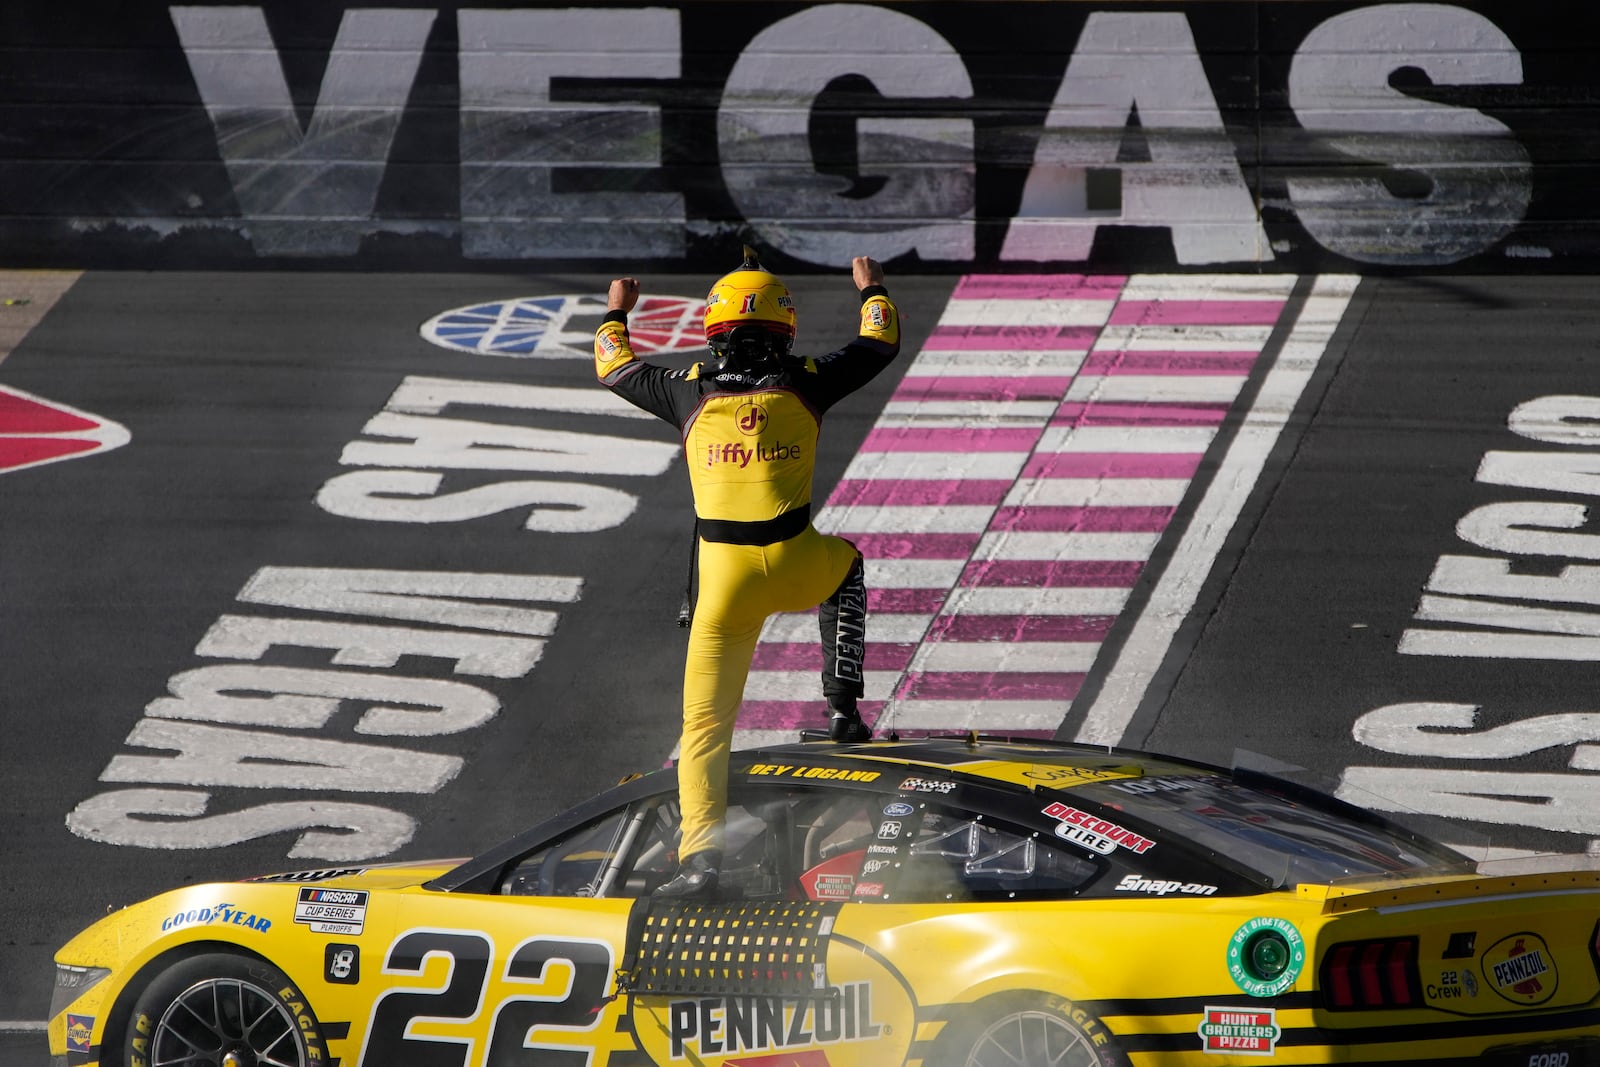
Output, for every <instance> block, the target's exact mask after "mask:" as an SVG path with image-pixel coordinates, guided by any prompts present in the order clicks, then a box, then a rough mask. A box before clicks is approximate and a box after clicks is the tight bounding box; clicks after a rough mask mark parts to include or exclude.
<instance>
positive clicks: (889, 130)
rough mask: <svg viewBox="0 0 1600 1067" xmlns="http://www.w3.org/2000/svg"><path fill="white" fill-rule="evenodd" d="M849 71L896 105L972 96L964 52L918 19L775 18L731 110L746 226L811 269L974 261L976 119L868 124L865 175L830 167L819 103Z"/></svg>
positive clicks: (735, 77) (744, 59) (725, 152)
mask: <svg viewBox="0 0 1600 1067" xmlns="http://www.w3.org/2000/svg"><path fill="white" fill-rule="evenodd" d="M630 32H631V31H630ZM849 75H857V76H859V77H861V78H863V79H866V80H868V81H870V82H871V83H872V86H873V88H875V89H876V90H877V91H878V92H879V93H880V94H882V95H883V96H884V97H885V98H887V99H889V100H893V101H903V100H914V99H917V98H928V97H934V98H945V99H948V98H958V97H959V98H966V97H970V96H971V95H972V80H971V78H970V77H969V76H968V74H967V68H966V64H964V63H963V62H962V60H961V55H960V53H958V52H957V51H956V50H955V48H953V47H952V46H951V44H950V42H949V41H947V40H945V39H944V38H943V37H941V36H940V35H939V34H938V33H937V32H935V31H934V30H933V29H932V28H931V27H929V26H928V25H927V24H926V23H924V22H922V21H921V20H919V19H916V18H913V17H912V16H910V15H908V14H906V13H904V12H900V11H892V10H889V9H887V8H882V7H876V6H871V5H866V4H819V5H816V6H814V7H809V8H805V9H803V10H801V11H799V12H796V13H795V14H793V15H790V16H788V17H786V18H782V19H780V20H778V21H777V22H774V23H773V24H772V25H770V26H767V27H766V28H765V29H763V30H762V31H761V32H760V33H758V34H756V36H755V37H754V38H753V39H752V40H751V41H750V43H749V45H747V46H746V47H745V50H744V51H743V52H742V53H741V54H740V56H739V58H738V60H737V61H736V62H735V63H734V65H733V69H732V70H731V71H730V72H729V73H728V78H727V81H726V83H725V84H724V86H723V93H722V103H721V106H720V107H719V109H718V111H717V149H718V155H719V157H720V159H721V161H722V177H723V182H724V184H725V185H726V187H727V190H728V194H729V195H730V196H731V197H732V198H733V200H734V203H735V204H737V205H738V207H739V209H740V211H741V213H742V214H743V215H744V218H745V221H746V223H747V224H748V225H749V226H750V227H751V228H752V229H753V230H754V231H755V232H756V233H758V234H760V235H761V237H762V239H763V240H765V241H767V242H769V243H770V244H771V245H772V246H773V247H775V248H779V249H782V250H783V251H784V252H786V253H788V254H789V255H792V256H795V257H797V258H799V259H803V260H806V261H808V262H811V263H825V264H835V263H840V262H846V261H848V260H849V258H850V256H852V255H863V254H864V255H871V256H875V257H877V258H878V259H893V258H895V257H896V256H900V255H904V254H906V253H908V252H918V253H920V254H921V256H922V258H923V259H953V260H965V259H971V258H972V257H973V255H974V250H975V244H974V232H975V228H974V222H973V219H974V216H975V214H976V204H977V169H976V166H975V164H974V162H973V137H974V134H973V124H972V121H971V120H970V119H966V118H943V117H931V116H930V117H918V116H906V117H896V118H891V117H881V118H879V117H874V118H860V119H858V120H857V122H856V128H855V130H854V131H853V132H854V135H855V144H854V146H853V147H854V149H855V153H854V154H855V168H854V170H855V173H854V174H850V175H846V174H840V173H838V172H837V171H830V172H828V173H823V172H821V171H819V170H818V168H817V164H816V160H815V158H814V156H813V154H812V142H811V136H812V130H811V127H812V123H813V122H814V121H815V114H814V108H813V102H814V101H815V100H816V98H817V97H818V95H820V94H821V93H822V91H823V90H824V89H825V88H826V87H827V86H828V85H829V83H831V82H833V81H834V80H836V79H838V78H842V77H846V76H849ZM852 250H853V251H852Z"/></svg>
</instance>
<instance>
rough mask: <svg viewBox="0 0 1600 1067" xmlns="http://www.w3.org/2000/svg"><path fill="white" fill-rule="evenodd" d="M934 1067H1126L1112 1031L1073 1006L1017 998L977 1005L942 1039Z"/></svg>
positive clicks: (1058, 1001)
mask: <svg viewBox="0 0 1600 1067" xmlns="http://www.w3.org/2000/svg"><path fill="white" fill-rule="evenodd" d="M929 1063H930V1067H1126V1065H1127V1063H1128V1061H1127V1058H1126V1057H1125V1056H1123V1054H1122V1053H1121V1052H1120V1051H1119V1050H1118V1049H1117V1046H1116V1042H1115V1041H1114V1040H1113V1039H1112V1037H1111V1033H1110V1031H1108V1030H1107V1029H1106V1028H1105V1025H1104V1024H1103V1023H1101V1022H1100V1020H1099V1019H1097V1018H1095V1017H1094V1016H1093V1015H1090V1014H1089V1013H1088V1012H1086V1011H1084V1010H1083V1009H1082V1008H1080V1007H1078V1006H1077V1005H1076V1004H1074V1003H1072V1001H1070V1000H1065V999H1063V998H1061V997H1051V996H1045V995H1043V994H1039V995H1032V994H1014V995H1009V996H1003V997H995V998H993V999H990V1000H986V1001H981V1002H979V1003H978V1004H975V1005H973V1006H972V1007H971V1008H969V1009H967V1010H966V1012H964V1013H963V1015H962V1016H961V1018H959V1019H958V1020H956V1021H954V1022H952V1023H951V1024H950V1026H949V1027H948V1028H947V1029H946V1030H945V1032H944V1033H943V1034H941V1035H940V1036H939V1040H938V1043H937V1045H936V1046H935V1052H934V1055H933V1056H932V1057H930V1059H929Z"/></svg>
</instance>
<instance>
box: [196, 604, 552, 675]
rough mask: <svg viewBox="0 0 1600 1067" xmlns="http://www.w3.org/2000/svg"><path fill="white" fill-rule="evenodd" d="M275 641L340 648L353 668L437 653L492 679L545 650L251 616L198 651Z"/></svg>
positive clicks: (212, 632)
mask: <svg viewBox="0 0 1600 1067" xmlns="http://www.w3.org/2000/svg"><path fill="white" fill-rule="evenodd" d="M274 645H293V646H296V647H300V648H327V649H335V650H336V651H335V652H334V655H333V662H334V663H339V664H345V665H348V666H352V667H393V666H394V665H395V664H396V663H398V662H399V661H400V657H402V656H433V657H437V658H440V659H448V660H453V661H455V664H456V666H455V672H456V673H457V674H476V675H484V676H487V677H490V678H520V677H522V676H523V675H524V674H527V673H528V672H529V671H531V670H533V668H534V667H535V666H536V665H537V664H538V662H539V659H540V657H541V656H543V655H544V641H543V639H541V638H531V637H504V636H497V635H496V636H492V635H489V634H478V633H465V632H458V631H440V630H413V629H408V628H405V627H400V626H369V625H364V624H361V623H346V622H316V621H312V620H309V619H261V618H255V617H253V616H246V615H223V616H222V617H221V618H219V619H217V621H216V622H215V623H213V624H212V626H211V629H209V630H207V631H206V635H205V636H204V637H202V638H201V639H200V643H199V644H198V645H196V646H195V652H196V653H197V654H199V655H202V656H214V657H216V658H218V659H248V660H255V659H260V658H261V657H262V656H264V655H266V653H267V650H268V649H270V648H272V647H273V646H274Z"/></svg>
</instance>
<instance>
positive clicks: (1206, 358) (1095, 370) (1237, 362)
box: [1078, 348, 1258, 378]
mask: <svg viewBox="0 0 1600 1067" xmlns="http://www.w3.org/2000/svg"><path fill="white" fill-rule="evenodd" d="M1257 358H1258V354H1257V353H1255V352H1222V351H1217V352H1155V351H1136V352H1130V351H1124V350H1122V349H1118V348H1097V349H1095V350H1094V351H1093V352H1090V353H1089V354H1088V355H1087V356H1085V357H1084V360H1083V366H1082V367H1080V368H1079V370H1078V377H1080V378H1082V377H1086V376H1099V377H1103V376H1105V375H1108V374H1181V375H1183V376H1184V377H1193V376H1197V375H1198V376H1206V375H1215V374H1222V375H1228V374H1233V375H1238V374H1248V373H1250V368H1252V367H1254V366H1255V364H1256V359H1257Z"/></svg>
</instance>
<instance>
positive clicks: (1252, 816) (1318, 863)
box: [1072, 775, 1471, 885]
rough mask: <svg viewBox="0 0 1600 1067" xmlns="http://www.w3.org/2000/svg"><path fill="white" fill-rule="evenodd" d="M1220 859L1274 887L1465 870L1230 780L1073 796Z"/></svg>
mask: <svg viewBox="0 0 1600 1067" xmlns="http://www.w3.org/2000/svg"><path fill="white" fill-rule="evenodd" d="M1072 794H1073V795H1074V796H1081V797H1084V798H1085V799H1091V800H1094V801H1097V802H1099V803H1101V804H1104V805H1105V806H1107V807H1108V808H1112V809H1114V810H1117V811H1124V812H1127V813H1128V814H1129V815H1131V816H1133V817H1135V818H1138V819H1141V820H1145V821H1148V822H1150V823H1153V824H1154V825H1156V826H1158V827H1162V828H1163V829H1165V830H1166V831H1167V832H1168V833H1172V834H1176V835H1177V836H1179V837H1181V838H1184V839H1186V840H1188V841H1189V842H1191V843H1193V844H1194V845H1196V846H1198V847H1200V848H1203V849H1207V850H1209V851H1211V852H1213V853H1217V854H1220V855H1224V856H1227V857H1229V858H1230V859H1232V860H1234V861H1236V862H1238V863H1242V864H1244V865H1245V866H1247V867H1249V868H1251V869H1252V870H1255V871H1259V872H1260V873H1261V874H1262V875H1264V876H1266V877H1267V878H1270V879H1272V880H1273V882H1274V883H1275V884H1277V885H1294V884H1299V883H1302V882H1313V883H1321V882H1332V881H1337V880H1339V879H1346V878H1352V877H1363V876H1383V875H1398V874H1415V873H1420V872H1423V871H1440V870H1446V869H1448V870H1461V869H1463V868H1466V869H1470V868H1471V861H1469V860H1468V859H1467V858H1466V857H1464V856H1462V855H1461V854H1460V853H1458V852H1456V851H1454V850H1453V849H1450V848H1446V847H1445V846H1443V845H1440V844H1436V843H1432V842H1429V841H1426V840H1420V839H1418V838H1415V837H1412V836H1410V835H1408V834H1406V833H1404V831H1401V830H1398V829H1395V828H1390V827H1386V826H1383V825H1381V824H1376V823H1365V822H1358V821H1357V820H1355V819H1352V818H1349V817H1347V816H1343V815H1340V814H1339V813H1337V812H1334V811H1329V810H1326V809H1323V808H1317V807H1312V806H1310V805H1309V804H1305V803H1301V802H1299V801H1296V800H1294V799H1292V798H1291V797H1289V796H1286V795H1281V794H1279V793H1277V792H1273V791H1272V790H1270V789H1267V788H1263V787H1258V786H1254V785H1249V784H1245V783H1241V782H1237V781H1234V780H1232V779H1229V778H1221V777H1209V776H1190V775H1158V776H1153V777H1148V778H1136V779H1125V780H1122V781H1115V782H1096V783H1093V784H1090V785H1084V786H1079V787H1078V788H1075V789H1073V790H1072Z"/></svg>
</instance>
